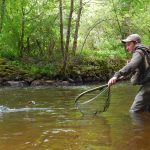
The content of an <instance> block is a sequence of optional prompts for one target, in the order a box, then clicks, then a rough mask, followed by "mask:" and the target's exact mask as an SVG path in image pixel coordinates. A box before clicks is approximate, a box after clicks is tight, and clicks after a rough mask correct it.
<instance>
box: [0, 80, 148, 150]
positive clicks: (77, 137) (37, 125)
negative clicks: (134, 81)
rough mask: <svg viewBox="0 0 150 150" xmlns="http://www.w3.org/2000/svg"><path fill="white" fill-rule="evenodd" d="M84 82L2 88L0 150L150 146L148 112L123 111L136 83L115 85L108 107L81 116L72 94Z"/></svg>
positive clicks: (121, 149) (141, 149)
mask: <svg viewBox="0 0 150 150" xmlns="http://www.w3.org/2000/svg"><path fill="white" fill-rule="evenodd" d="M92 87H94V86H92ZM88 88H90V86H82V87H67V88H48V87H46V88H40V87H39V88H23V89H13V88H5V89H4V88H1V89H0V105H1V106H2V107H4V106H5V107H7V109H4V110H3V111H1V112H0V150H149V149H150V143H149V141H150V140H149V139H150V134H149V133H150V115H149V114H146V115H141V116H131V115H130V113H129V112H128V110H129V108H130V105H131V103H132V101H133V98H134V95H135V93H136V91H137V90H138V87H133V86H131V85H129V84H127V83H120V84H117V85H115V86H114V87H113V88H112V97H111V104H110V108H109V110H108V111H107V112H105V113H103V114H101V115H98V116H95V117H92V116H90V117H83V116H82V115H81V114H80V112H79V111H78V110H77V109H76V108H75V107H74V98H75V96H77V94H79V93H80V92H82V91H84V90H86V89H88ZM28 101H35V105H30V106H29V105H28V104H27V103H28Z"/></svg>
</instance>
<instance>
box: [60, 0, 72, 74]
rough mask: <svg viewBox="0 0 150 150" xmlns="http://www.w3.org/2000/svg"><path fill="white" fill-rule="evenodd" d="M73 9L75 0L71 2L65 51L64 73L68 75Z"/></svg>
mask: <svg viewBox="0 0 150 150" xmlns="http://www.w3.org/2000/svg"><path fill="white" fill-rule="evenodd" d="M73 9H74V0H71V2H70V13H69V18H68V28H67V36H66V46H65V53H64V66H63V72H64V75H66V68H67V61H68V51H69V42H70V33H71V22H72V14H73Z"/></svg>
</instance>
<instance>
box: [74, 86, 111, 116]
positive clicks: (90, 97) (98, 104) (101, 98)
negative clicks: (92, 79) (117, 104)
mask: <svg viewBox="0 0 150 150" xmlns="http://www.w3.org/2000/svg"><path fill="white" fill-rule="evenodd" d="M109 104H110V87H106V88H103V89H101V90H96V91H92V92H89V93H86V94H85V95H83V96H82V97H80V98H79V99H78V101H77V102H76V106H77V108H78V109H79V110H80V112H81V113H82V114H84V115H85V114H86V115H88V114H97V113H100V112H105V111H107V109H108V107H109Z"/></svg>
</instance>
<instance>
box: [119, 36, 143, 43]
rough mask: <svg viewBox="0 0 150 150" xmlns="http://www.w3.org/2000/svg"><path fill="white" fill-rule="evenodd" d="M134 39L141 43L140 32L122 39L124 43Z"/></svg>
mask: <svg viewBox="0 0 150 150" xmlns="http://www.w3.org/2000/svg"><path fill="white" fill-rule="evenodd" d="M132 41H133V42H137V43H141V37H140V36H139V35H138V34H131V35H129V36H128V37H127V38H126V39H123V40H122V42H123V43H126V42H132Z"/></svg>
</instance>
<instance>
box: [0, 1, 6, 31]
mask: <svg viewBox="0 0 150 150" xmlns="http://www.w3.org/2000/svg"><path fill="white" fill-rule="evenodd" d="M5 5H6V0H2V3H1V14H0V33H1V32H2V29H3V22H4V16H5V7H6V6H5Z"/></svg>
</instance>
